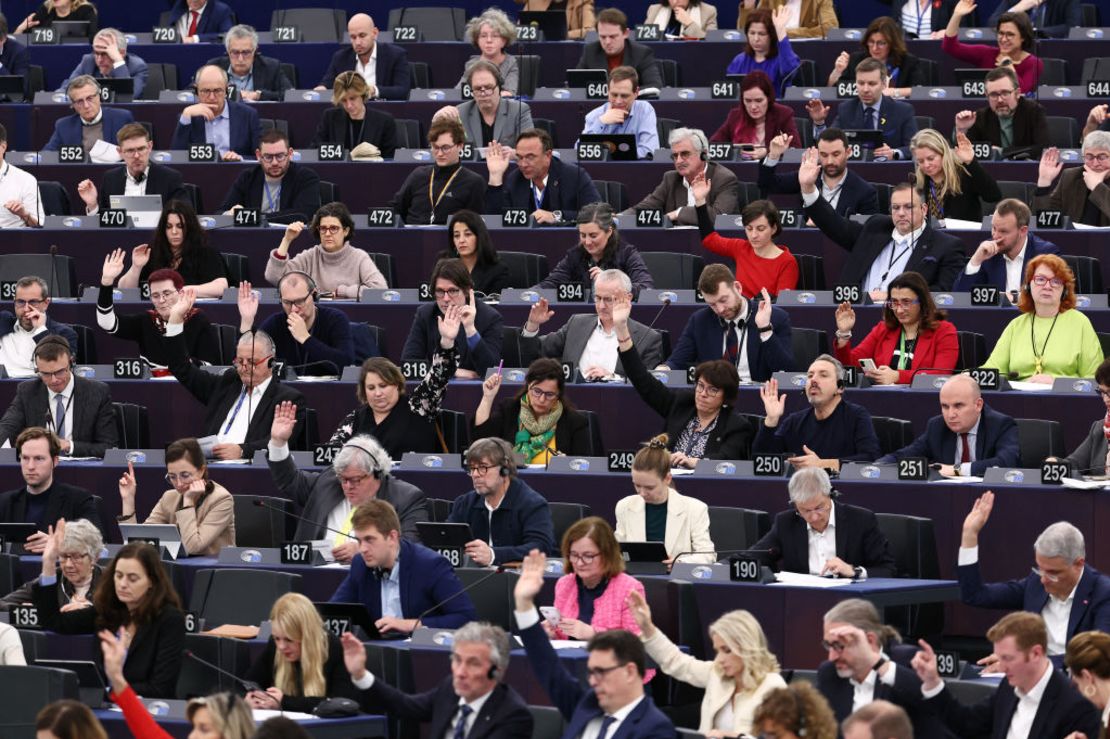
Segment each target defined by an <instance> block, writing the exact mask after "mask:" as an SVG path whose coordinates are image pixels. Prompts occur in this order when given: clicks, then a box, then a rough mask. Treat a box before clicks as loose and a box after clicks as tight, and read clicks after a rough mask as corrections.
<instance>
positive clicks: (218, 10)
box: [167, 0, 235, 41]
mask: <svg viewBox="0 0 1110 739" xmlns="http://www.w3.org/2000/svg"><path fill="white" fill-rule="evenodd" d="M186 10H188V6H187V5H186V4H185V0H177V2H175V3H174V5H173V7H172V8H171V9H170V20H169V23H168V24H167V25H170V26H172V25H174V24H175V23H177V21H178V19H179V18H181V16H183V15H185V12H186ZM234 25H235V11H233V10H232V9H231V6H230V5H228V4H227V3H222V2H220V0H208V4H207V5H205V6H204V12H203V13H201V14H200V19H199V20H198V21H197V36H198V37H199V38H200V40H201V41H219V40H220V36H221V35H222V34H224V33H227V32H228V30H229V29H230V28H231V27H232V26H234Z"/></svg>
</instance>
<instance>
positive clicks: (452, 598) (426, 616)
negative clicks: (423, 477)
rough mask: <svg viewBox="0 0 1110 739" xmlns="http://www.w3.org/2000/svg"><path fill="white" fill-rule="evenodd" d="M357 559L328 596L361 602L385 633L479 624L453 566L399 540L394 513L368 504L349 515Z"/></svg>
mask: <svg viewBox="0 0 1110 739" xmlns="http://www.w3.org/2000/svg"><path fill="white" fill-rule="evenodd" d="M350 520H351V534H352V535H353V536H354V538H355V539H357V541H358V554H359V556H357V557H355V558H354V559H352V560H351V570H350V572H348V573H347V577H346V578H344V579H343V582H341V583H340V584H339V587H338V588H337V589H336V591H335V593H334V594H333V595H332V597H331V602H332V603H361V604H363V605H364V606H366V610H367V612H369V614H370V618H372V619H374V623H375V626H377V628H378V630H379V631H381V632H382V633H383V634H388V633H391V632H395V633H401V634H408V633H411V632H413V631H414V630H415V629H416V628H418V627H419V626H428V627H431V628H433V629H457V628H459V627H460V626H462V625H463V624H465V623H467V622H469V621H476V620H478V614H477V612H476V611H475V610H474V604H473V603H472V602H471V601H470V596H469V595H467V594H466V593H465V592H463V586H462V583H461V582H459V578H458V577H457V576H456V575H455V570H454V569H453V568H452V567H451V563H450V562H448V561H447V559H446V558H444V557H443V555H441V554H439V553H438V552H434V551H432V550H431V549H428V548H427V547H425V546H422V545H420V544H416V543H413V542H411V541H409V540H408V539H403V538H401V521H400V519H398V518H397V512H396V511H395V510H394V509H393V506H391V505H390V504H389V503H387V502H386V501H384V500H371V501H368V502H366V503H363V504H362V505H360V506H359V507H358V508H355V509H354V511H353V512H352V514H351V519H350Z"/></svg>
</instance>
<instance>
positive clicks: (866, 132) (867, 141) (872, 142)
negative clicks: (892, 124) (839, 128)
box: [844, 128, 883, 149]
mask: <svg viewBox="0 0 1110 739" xmlns="http://www.w3.org/2000/svg"><path fill="white" fill-rule="evenodd" d="M844 135H845V136H846V137H847V138H848V142H849V143H852V144H859V145H860V146H861V147H862V148H864V149H877V148H878V147H880V146H882V145H883V132H882V131H876V130H875V129H873V128H846V129H844Z"/></svg>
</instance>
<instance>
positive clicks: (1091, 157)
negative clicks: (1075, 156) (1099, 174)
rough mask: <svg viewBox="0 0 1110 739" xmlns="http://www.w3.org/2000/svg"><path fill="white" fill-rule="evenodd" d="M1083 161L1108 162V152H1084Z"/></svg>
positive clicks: (1109, 160) (1109, 156) (1109, 157)
mask: <svg viewBox="0 0 1110 739" xmlns="http://www.w3.org/2000/svg"><path fill="white" fill-rule="evenodd" d="M1083 161H1085V162H1087V163H1088V164H1090V163H1091V162H1098V163H1099V164H1106V163H1107V162H1110V154H1084V155H1083Z"/></svg>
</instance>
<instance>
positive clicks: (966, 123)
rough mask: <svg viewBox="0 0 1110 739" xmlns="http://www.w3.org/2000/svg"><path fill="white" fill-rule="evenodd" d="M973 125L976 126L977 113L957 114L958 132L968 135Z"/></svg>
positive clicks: (970, 111)
mask: <svg viewBox="0 0 1110 739" xmlns="http://www.w3.org/2000/svg"><path fill="white" fill-rule="evenodd" d="M973 125H975V111H973V110H961V111H960V112H959V113H957V114H956V131H957V132H958V133H966V132H967V130H968V129H969V128H971V127H972V126H973Z"/></svg>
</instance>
